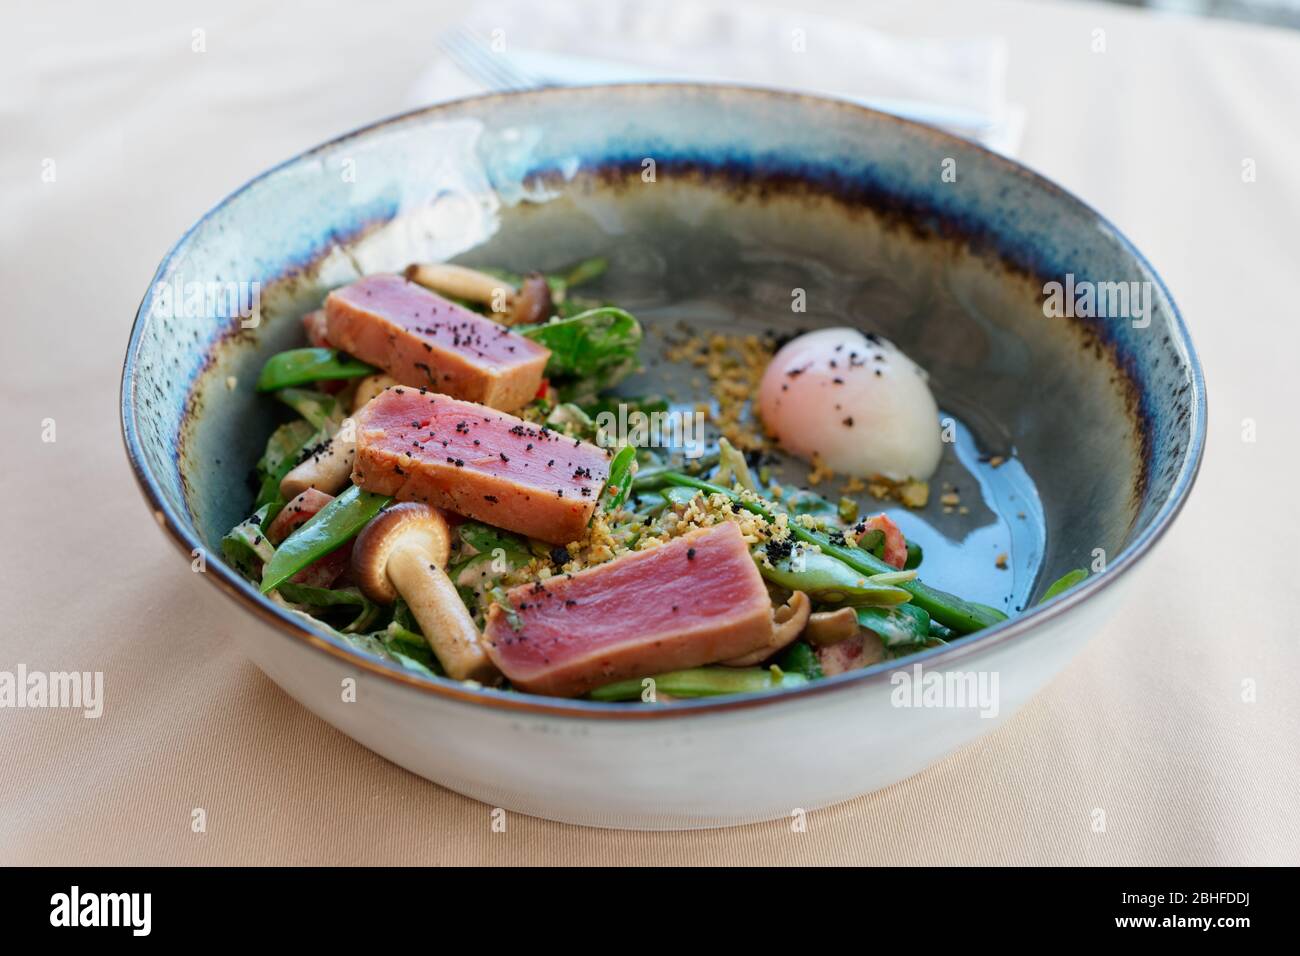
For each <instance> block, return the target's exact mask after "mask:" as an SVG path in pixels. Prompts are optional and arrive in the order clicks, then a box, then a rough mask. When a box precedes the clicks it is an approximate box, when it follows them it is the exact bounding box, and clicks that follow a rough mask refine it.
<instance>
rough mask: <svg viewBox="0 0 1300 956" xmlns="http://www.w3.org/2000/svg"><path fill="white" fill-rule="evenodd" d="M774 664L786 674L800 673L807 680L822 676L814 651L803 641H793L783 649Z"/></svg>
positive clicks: (820, 666)
mask: <svg viewBox="0 0 1300 956" xmlns="http://www.w3.org/2000/svg"><path fill="white" fill-rule="evenodd" d="M776 666H777V667H779V668H781V670H782V671H784V672H785V673H787V674H802V675H803V676H804V677H806V678H807V679H808V680H819V679H820V678H821V677H822V676H824V675H823V674H822V665H821V661H819V660H818V659H817V653H816V651H814V650H813V649H812V648H811V647H810V646H809V645H808V644H807V643H806V642H805V641H795V642H794V643H793V644H791V645H790V646H789V647H787V648H786V649H785V650H783V651H782V652H781V655H780V656H779V657H778V658H777V659H776Z"/></svg>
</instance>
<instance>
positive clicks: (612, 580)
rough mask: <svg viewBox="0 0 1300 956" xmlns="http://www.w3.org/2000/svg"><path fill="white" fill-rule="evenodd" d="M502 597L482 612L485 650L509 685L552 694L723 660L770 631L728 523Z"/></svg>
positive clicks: (764, 605)
mask: <svg viewBox="0 0 1300 956" xmlns="http://www.w3.org/2000/svg"><path fill="white" fill-rule="evenodd" d="M508 599H509V601H510V604H511V607H512V609H513V610H512V611H506V610H504V609H503V608H502V607H501V606H500V605H495V604H494V605H493V606H492V609H491V610H490V612H489V613H488V619H487V627H486V629H485V630H484V638H485V640H486V641H487V644H488V654H489V656H490V657H491V658H492V660H493V662H494V663H495V664H496V665H497V667H499V668H500V669H501V672H502V673H504V674H505V675H506V677H508V678H509V679H510V682H511V683H512V684H514V686H515V687H518V688H519V689H521V690H527V691H532V692H534V693H538V694H549V695H551V696H556V697H573V696H577V695H578V694H583V693H586V692H587V691H589V690H592V689H593V688H596V687H599V686H601V685H602V684H608V683H611V682H612V681H617V680H624V679H627V678H637V677H652V676H654V675H655V674H662V673H664V672H666V671H674V670H680V669H682V668H687V667H698V666H700V665H702V664H711V663H714V662H716V661H723V660H730V659H731V658H735V657H739V656H741V655H743V654H746V653H749V652H750V651H753V650H755V649H757V648H759V647H762V646H764V645H765V644H766V643H767V641H768V639H769V638H770V637H771V634H772V602H771V600H770V599H769V598H768V594H767V588H766V587H765V586H764V585H763V579H762V577H761V576H760V575H759V573H758V568H757V566H756V565H755V564H754V560H753V558H752V557H750V554H749V547H748V546H747V545H746V544H745V539H744V538H743V537H742V535H741V533H740V527H739V526H738V525H736V524H735V523H734V522H731V521H727V522H723V523H722V524H718V525H714V526H713V527H711V528H703V529H700V530H698V531H692V532H690V533H689V534H685V535H682V536H681V537H680V538H674V539H673V540H671V541H669V542H667V543H665V544H662V545H659V546H657V547H654V548H650V549H648V550H645V551H634V552H631V553H628V554H624V555H622V556H621V557H618V558H615V559H614V560H613V561H610V562H608V563H606V564H600V565H596V566H595V567H592V568H588V569H586V570H584V571H579V572H578V573H576V574H573V575H562V576H558V577H553V578H550V579H549V580H547V581H544V582H538V583H536V584H525V585H521V586H520V587H517V588H514V589H513V590H512V591H510V593H509V595H508ZM512 619H513V620H512ZM516 625H517V626H516Z"/></svg>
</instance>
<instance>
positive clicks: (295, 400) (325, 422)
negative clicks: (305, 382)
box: [275, 388, 343, 431]
mask: <svg viewBox="0 0 1300 956" xmlns="http://www.w3.org/2000/svg"><path fill="white" fill-rule="evenodd" d="M275 397H276V398H278V399H279V400H280V401H282V402H284V403H285V404H286V405H288V406H289V407H290V408H292V409H293V410H294V411H295V412H297V413H298V414H299V415H301V416H302V417H303V418H305V419H307V421H308V422H310V423H311V424H312V426H313V427H315V428H328V429H330V430H331V431H332V430H334V429H337V428H338V425H339V422H341V421H342V420H343V416H342V415H340V414H339V403H338V400H337V399H335V398H334V396H333V395H326V394H325V393H324V392H318V391H316V389H314V388H282V389H280V390H279V391H277V392H276V393H275Z"/></svg>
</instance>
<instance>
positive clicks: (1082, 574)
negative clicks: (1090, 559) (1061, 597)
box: [1038, 568, 1088, 604]
mask: <svg viewBox="0 0 1300 956" xmlns="http://www.w3.org/2000/svg"><path fill="white" fill-rule="evenodd" d="M1087 576H1088V572H1087V571H1086V570H1084V569H1083V568H1075V569H1074V570H1073V571H1067V572H1066V573H1065V574H1063V575H1061V576H1060V577H1059V578H1057V579H1056V580H1055V581H1053V582H1052V583H1051V584H1050V585H1048V588H1047V590H1046V591H1044V592H1043V596H1042V597H1041V598H1039V599H1038V603H1039V604H1042V603H1044V602H1045V601H1050V600H1051V599H1052V598H1054V597H1056V596H1057V595H1058V594H1064V593H1065V592H1066V591H1068V590H1070V588H1072V587H1074V586H1075V585H1076V584H1080V583H1082V582H1083V580H1084V579H1085V578H1086V577H1087Z"/></svg>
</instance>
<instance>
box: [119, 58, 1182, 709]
mask: <svg viewBox="0 0 1300 956" xmlns="http://www.w3.org/2000/svg"><path fill="white" fill-rule="evenodd" d="M668 89H671V90H685V91H689V92H692V93H695V94H704V95H709V94H722V95H726V96H740V97H754V98H771V99H783V100H787V101H791V102H804V103H809V104H813V105H816V106H820V107H822V108H826V107H833V108H836V109H840V110H845V111H852V112H855V113H857V114H859V115H862V116H864V117H870V118H871V119H873V120H874V121H876V122H881V121H883V122H887V123H893V124H897V125H899V126H902V127H905V128H907V129H909V130H910V131H911V132H912V133H913V134H914V135H921V136H927V137H930V138H932V139H934V140H936V141H938V142H941V143H948V144H951V145H953V146H954V147H957V148H960V149H963V150H974V151H976V152H978V153H981V154H982V155H983V157H984V158H985V159H986V160H988V161H990V162H992V163H994V164H996V165H998V166H999V167H1000V168H1002V169H1003V170H1004V171H1006V172H1007V173H1009V174H1011V175H1014V176H1017V177H1020V178H1021V179H1023V180H1025V181H1027V182H1028V183H1030V184H1031V185H1033V186H1035V187H1037V188H1039V189H1042V190H1044V191H1046V192H1048V193H1050V194H1052V195H1054V196H1055V197H1057V198H1059V199H1061V200H1063V201H1065V202H1068V203H1073V204H1075V206H1076V207H1077V208H1079V209H1082V210H1083V211H1084V212H1086V213H1087V214H1088V215H1090V216H1091V217H1092V218H1093V219H1095V221H1096V222H1097V223H1098V224H1099V225H1100V226H1101V227H1102V228H1104V229H1105V230H1106V231H1108V232H1109V233H1110V234H1111V235H1112V236H1113V237H1114V238H1115V239H1116V241H1118V242H1119V243H1120V244H1121V246H1122V248H1123V249H1124V250H1125V251H1126V252H1127V253H1128V254H1129V255H1130V256H1132V257H1133V259H1134V260H1136V261H1137V262H1138V263H1140V264H1141V265H1142V267H1143V268H1144V269H1145V270H1146V272H1147V273H1148V274H1149V275H1150V276H1151V277H1152V278H1153V279H1154V281H1155V282H1156V284H1157V285H1158V287H1159V289H1160V292H1161V294H1162V295H1163V296H1164V298H1165V300H1166V301H1167V302H1168V303H1169V306H1170V311H1171V313H1172V316H1173V324H1174V330H1175V332H1176V333H1177V337H1178V344H1179V345H1180V346H1181V347H1182V349H1183V350H1184V351H1185V353H1186V355H1187V364H1188V368H1189V370H1190V373H1191V386H1192V429H1191V440H1190V441H1189V442H1188V445H1187V448H1186V450H1185V452H1184V454H1183V460H1182V464H1181V466H1180V468H1179V473H1178V477H1177V478H1176V480H1175V481H1174V484H1173V486H1172V488H1171V489H1170V492H1169V496H1168V498H1167V499H1166V500H1165V502H1164V503H1163V504H1162V505H1161V506H1160V509H1159V511H1158V512H1157V513H1156V515H1155V517H1154V518H1153V519H1152V520H1151V522H1150V523H1149V524H1148V525H1147V527H1146V528H1144V529H1143V530H1142V531H1141V532H1140V533H1139V534H1138V536H1137V538H1136V539H1134V540H1133V541H1132V542H1130V543H1129V544H1128V545H1127V546H1126V547H1125V548H1124V549H1123V550H1122V551H1121V552H1120V553H1119V554H1118V555H1117V556H1116V557H1115V559H1114V560H1113V561H1111V562H1110V563H1109V564H1108V566H1107V568H1106V570H1105V571H1104V572H1103V573H1100V574H1096V575H1092V576H1090V577H1089V578H1088V579H1087V580H1085V581H1084V582H1083V583H1082V584H1080V585H1078V586H1076V587H1075V588H1073V589H1071V590H1069V591H1067V592H1065V593H1064V594H1062V595H1060V596H1058V597H1055V598H1053V599H1052V600H1050V601H1048V602H1046V603H1045V604H1042V605H1039V606H1036V607H1034V608H1032V609H1030V610H1028V611H1026V612H1025V613H1023V614H1021V615H1020V616H1019V617H1015V618H1009V619H1008V620H1006V621H1003V622H1001V623H1000V624H997V625H994V626H993V627H990V628H987V629H986V630H984V631H982V632H980V633H978V634H976V635H973V636H971V637H969V638H964V639H963V640H961V641H960V642H958V643H954V644H949V645H945V646H942V647H936V648H932V649H930V650H928V651H924V652H922V653H920V654H914V655H911V656H909V657H907V658H906V659H905V660H903V661H884V662H881V663H879V664H876V665H873V666H872V667H868V668H864V669H862V670H858V671H850V672H848V673H844V674H839V675H836V676H834V677H828V678H823V679H821V680H817V681H812V682H810V683H808V684H806V685H803V686H801V687H794V688H789V689H783V690H776V691H763V692H757V693H750V694H737V695H732V696H727V697H717V698H701V699H697V700H678V701H672V702H669V703H665V704H659V705H657V706H654V707H638V706H629V705H627V704H620V703H605V702H599V701H587V700H570V699H565V698H555V697H543V696H540V695H536V694H528V693H523V692H510V693H503V692H500V691H495V690H490V689H486V688H474V687H468V686H466V685H464V684H461V683H460V682H458V681H452V680H449V679H447V678H434V679H430V678H426V677H422V676H420V675H417V674H414V673H412V672H410V671H405V670H399V669H397V668H396V667H391V666H389V665H388V664H387V663H385V662H384V661H381V660H379V659H378V658H373V659H372V658H370V657H368V656H365V655H363V654H361V653H360V652H358V651H355V650H353V649H351V648H350V647H348V646H347V645H345V644H343V643H341V642H339V641H337V640H336V639H334V638H332V637H330V636H329V635H327V634H324V633H323V632H318V631H314V630H312V629H310V628H309V627H308V626H306V625H305V624H303V623H301V622H300V621H299V620H298V619H297V618H296V617H295V616H294V615H292V614H290V613H289V612H288V611H286V610H285V609H283V608H280V607H277V606H276V605H275V604H273V603H272V602H271V601H270V600H268V599H267V598H265V597H264V596H263V595H262V594H261V593H259V592H258V590H257V589H256V588H255V587H253V585H252V584H250V583H249V582H248V581H246V580H245V579H244V578H243V577H242V576H241V575H239V574H238V573H237V572H235V571H234V570H233V569H232V568H229V567H227V566H226V565H225V563H224V562H222V561H212V562H209V563H208V566H207V572H208V573H206V574H205V575H204V577H206V578H208V579H210V580H212V581H214V582H215V583H216V584H217V585H218V587H220V589H221V590H222V591H223V592H224V593H226V594H227V595H228V596H229V597H230V598H231V599H232V600H234V601H235V602H236V603H237V604H239V606H240V607H242V608H243V609H244V610H246V611H248V612H249V613H251V614H253V615H254V616H256V617H258V618H260V619H261V620H263V621H265V622H267V623H269V624H270V625H272V626H273V627H274V628H276V629H277V630H278V631H279V632H280V633H281V635H282V636H284V637H286V638H288V639H290V640H295V641H299V642H302V643H305V644H307V645H310V646H311V647H313V648H315V650H316V651H317V652H322V653H326V654H329V655H331V656H333V657H335V658H338V659H340V660H342V661H344V662H345V663H347V664H349V665H350V666H353V667H356V668H358V669H362V670H366V671H369V672H371V673H373V674H376V675H378V676H380V677H382V678H384V679H387V680H391V681H394V682H395V683H397V684H400V685H404V686H405V687H406V688H408V690H410V691H411V692H417V693H425V694H432V695H434V696H435V697H440V698H444V699H446V700H449V701H456V702H460V703H463V704H467V705H471V706H479V707H490V708H495V709H497V710H499V711H503V712H516V713H518V712H524V713H531V714H535V715H538V716H550V717H567V718H588V719H600V720H654V719H664V718H683V717H689V716H693V715H699V714H705V713H719V712H724V711H734V710H740V709H746V708H752V707H773V706H779V705H780V704H781V703H782V702H785V701H791V700H804V699H807V698H810V697H813V696H817V695H821V694H836V693H840V694H842V693H847V692H849V691H850V690H852V689H854V688H859V687H863V686H865V685H868V684H873V685H874V684H879V683H881V682H884V681H887V680H889V678H890V675H891V674H892V673H894V672H895V671H897V670H900V669H910V668H911V667H913V666H914V665H917V664H920V665H922V666H923V667H930V668H946V667H948V666H949V665H952V664H954V663H955V662H957V661H960V660H961V659H962V658H965V657H967V656H969V655H971V654H973V653H982V652H984V651H986V650H988V649H989V648H990V647H992V646H994V645H1001V644H1005V643H1008V642H1010V641H1013V640H1016V639H1019V638H1023V637H1026V636H1028V635H1029V634H1030V633H1031V632H1032V631H1034V630H1036V629H1039V628H1040V627H1041V626H1042V625H1044V624H1045V623H1046V622H1048V621H1052V620H1055V619H1056V618H1059V617H1060V616H1062V615H1064V614H1068V613H1069V612H1070V611H1071V610H1072V609H1073V608H1075V607H1076V606H1078V605H1081V604H1083V603H1084V602H1086V601H1090V600H1092V599H1093V598H1095V597H1096V596H1097V595H1098V594H1100V592H1101V591H1102V590H1103V589H1104V588H1107V587H1109V586H1110V585H1111V584H1113V583H1114V582H1115V581H1117V580H1118V579H1119V578H1120V577H1121V576H1122V575H1124V574H1125V573H1127V572H1128V571H1129V570H1130V569H1131V568H1132V567H1133V566H1134V565H1135V564H1136V563H1137V562H1138V561H1139V560H1140V559H1141V558H1143V557H1144V556H1145V555H1146V554H1147V553H1148V552H1150V550H1151V549H1152V547H1154V545H1155V543H1156V542H1157V541H1158V540H1159V539H1160V538H1161V537H1162V536H1163V535H1164V533H1165V532H1166V531H1167V530H1168V528H1169V526H1170V525H1171V524H1172V523H1173V521H1174V519H1175V518H1176V517H1177V516H1178V514H1179V512H1180V511H1181V510H1182V508H1183V505H1184V504H1185V503H1186V500H1187V497H1188V495H1189V494H1190V492H1191V489H1192V486H1193V485H1194V484H1195V481H1196V476H1197V474H1198V473H1199V471H1200V467H1201V461H1202V458H1203V456H1204V451H1205V437H1206V394H1205V377H1204V373H1203V371H1202V369H1201V363H1200V360H1199V359H1198V358H1197V355H1196V350H1195V349H1194V348H1193V346H1192V342H1191V337H1190V335H1189V334H1188V331H1187V326H1186V324H1185V323H1184V322H1183V317H1182V314H1181V312H1180V311H1179V310H1178V306H1177V304H1176V303H1175V302H1174V299H1173V296H1172V295H1171V294H1170V292H1169V290H1168V288H1167V287H1166V286H1165V284H1164V280H1163V279H1162V278H1161V277H1160V275H1159V274H1158V273H1157V272H1156V271H1155V269H1154V268H1153V267H1152V266H1151V263H1150V262H1149V261H1148V260H1147V258H1146V257H1145V256H1144V255H1143V254H1142V253H1141V252H1140V251H1138V249H1137V248H1136V247H1135V246H1134V245H1133V243H1132V242H1131V241H1129V239H1128V238H1127V237H1126V236H1125V235H1124V234H1123V233H1122V232H1120V230H1119V229H1118V228H1116V227H1115V225H1114V224H1113V223H1112V222H1111V221H1110V220H1109V219H1107V218H1106V217H1105V216H1103V215H1102V214H1101V213H1100V212H1098V211H1097V210H1096V209H1094V208H1093V207H1092V206H1090V205H1088V204H1087V203H1086V202H1084V201H1083V200H1081V199H1079V198H1078V197H1077V196H1075V195H1074V194H1073V193H1071V192H1069V191H1068V190H1066V189H1064V188H1063V187H1061V186H1060V185H1058V184H1057V183H1055V182H1053V181H1052V180H1050V179H1048V178H1046V177H1045V176H1043V175H1041V174H1039V173H1036V172H1034V171H1033V170H1031V169H1029V168H1028V167H1026V166H1023V165H1021V164H1020V163H1017V162H1015V161H1014V160H1011V159H1008V158H1006V157H1005V156H1002V155H1001V154H999V153H995V152H993V151H992V150H989V149H987V148H985V147H983V146H981V145H979V144H978V143H973V142H970V141H968V140H964V139H959V138H958V137H955V136H953V135H951V134H949V133H946V132H944V131H942V130H939V129H936V128H934V127H931V126H927V125H925V124H921V123H917V122H913V121H911V120H907V119H904V118H902V117H898V116H894V115H892V114H889V113H882V112H880V111H878V110H873V109H870V108H869V107H866V106H861V105H859V104H857V103H853V102H850V101H847V100H837V99H829V98H826V97H820V96H813V95H810V94H804V93H797V92H791V91H785V90H776V89H772V88H770V87H755V86H744V85H739V84H716V83H612V84H604V85H598V86H584V87H563V88H557V89H553V90H530V91H520V92H511V93H487V94H481V95H477V96H468V97H463V98H460V99H456V100H449V101H447V102H444V103H438V104H435V105H433V106H425V107H420V108H417V109H414V110H409V111H406V112H404V113H399V114H397V115H394V116H390V117H387V118H385V119H381V120H378V121H376V122H374V123H370V124H368V125H366V126H362V127H359V128H357V129H355V130H352V131H350V132H347V133H344V134H342V135H341V136H337V137H335V138H333V139H330V140H327V141H326V142H324V143H321V144H319V145H317V146H314V147H312V148H310V149H307V150H304V151H303V152H301V153H299V154H297V155H296V156H293V157H291V158H289V159H287V160H285V161H284V162H281V163H278V164H276V165H275V166H272V167H271V168H269V169H267V170H266V171H264V172H262V173H260V174H258V175H257V176H255V177H253V178H252V179H250V180H249V181H248V182H246V183H244V184H243V185H242V186H240V187H239V188H238V189H236V190H234V191H233V192H232V193H230V194H229V195H228V196H226V197H225V198H224V199H222V200H221V201H220V202H218V203H217V204H215V205H214V206H213V207H212V208H210V209H209V210H208V211H207V212H205V213H204V214H203V215H202V216H201V217H200V218H199V219H198V220H197V221H196V222H195V223H194V224H193V225H191V226H190V227H189V228H188V229H187V230H186V231H185V233H184V234H183V235H182V236H181V237H180V238H179V239H178V240H177V241H176V243H175V244H174V245H173V246H172V247H171V249H169V250H168V252H167V254H166V256H164V257H163V260H162V262H161V263H160V264H159V266H158V269H157V271H156V272H155V274H154V277H153V279H152V280H151V282H150V286H149V288H152V287H153V285H154V283H156V282H158V281H160V280H161V278H162V277H163V276H164V275H165V274H166V272H167V270H168V268H169V267H170V265H171V263H172V260H173V259H174V258H175V256H176V255H177V253H178V252H179V251H180V250H181V249H182V248H183V247H184V246H185V245H186V243H187V242H188V241H189V239H190V237H191V236H192V235H193V234H194V233H195V232H196V231H197V230H198V229H199V228H200V227H201V226H202V225H203V224H204V223H205V222H207V221H208V220H209V219H210V218H211V217H212V216H213V215H215V214H216V213H217V212H218V211H219V210H220V209H222V208H223V207H224V206H226V205H227V204H228V203H229V202H231V200H233V199H235V198H236V197H237V196H239V195H240V194H242V193H244V192H245V191H246V190H248V189H249V188H251V187H252V186H254V185H255V184H256V183H258V182H260V181H262V180H263V179H266V178H268V177H270V176H273V175H275V174H276V173H277V172H279V171H281V170H283V169H286V168H289V167H291V166H293V165H295V164H297V163H300V162H302V161H304V160H307V159H309V158H311V157H313V156H314V155H316V154H317V153H320V152H323V151H324V150H327V149H331V148H333V147H335V146H338V145H340V144H342V143H346V142H347V141H349V140H351V139H354V138H356V137H360V136H365V135H367V134H370V133H373V132H376V131H378V130H381V129H384V128H386V127H390V126H395V125H398V124H402V123H407V122H412V121H415V120H419V119H423V118H426V117H436V116H437V115H438V114H439V113H441V112H444V111H449V110H452V109H459V108H462V107H464V106H466V105H472V104H482V105H483V106H484V107H487V108H490V107H491V104H493V103H496V102H501V101H505V100H508V99H515V98H521V97H540V98H546V97H548V96H552V95H564V96H575V95H592V96H600V95H602V94H604V93H607V92H609V91H627V90H633V91H637V90H639V91H644V92H654V91H661V90H668ZM147 299H148V293H147V292H146V294H145V296H144V298H142V300H141V303H140V307H139V308H138V309H137V312H136V317H135V321H134V323H133V324H132V327H131V336H130V339H129V340H128V342H127V348H126V358H125V360H124V362H123V365H122V379H121V398H120V402H121V404H120V413H121V423H122V438H123V442H124V444H125V446H126V453H127V457H128V458H129V459H130V462H131V468H132V471H133V472H134V474H135V478H136V482H137V483H138V485H139V486H140V491H141V494H142V495H143V496H144V498H145V501H146V503H147V504H148V505H149V507H150V509H151V510H152V512H153V514H154V516H155V518H156V520H157V521H158V523H159V524H160V525H161V526H162V528H163V530H164V531H165V532H166V533H167V535H168V536H169V537H170V538H171V540H172V541H173V542H174V543H175V544H176V546H177V547H178V548H180V549H181V551H182V552H183V553H184V554H185V556H186V558H187V559H189V558H190V557H191V556H192V555H193V554H194V552H195V549H205V548H206V545H205V544H204V542H203V541H201V540H200V539H199V537H198V535H197V534H196V533H195V532H193V531H191V530H189V529H188V528H187V527H186V519H185V517H184V516H183V515H180V514H178V513H177V512H176V510H175V509H173V508H172V507H171V505H170V504H169V503H168V502H167V500H166V498H165V496H164V495H163V494H162V490H161V488H160V487H159V485H158V482H157V480H156V479H155V478H154V476H153V474H152V472H151V470H150V468H149V466H148V464H147V463H146V461H145V457H144V453H143V448H142V447H141V444H140V436H139V433H138V430H137V428H136V424H135V403H134V399H135V390H134V385H135V375H136V361H137V353H138V351H139V347H140V341H141V334H142V332H143V329H144V325H145V320H146V315H145V304H146V301H147Z"/></svg>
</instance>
